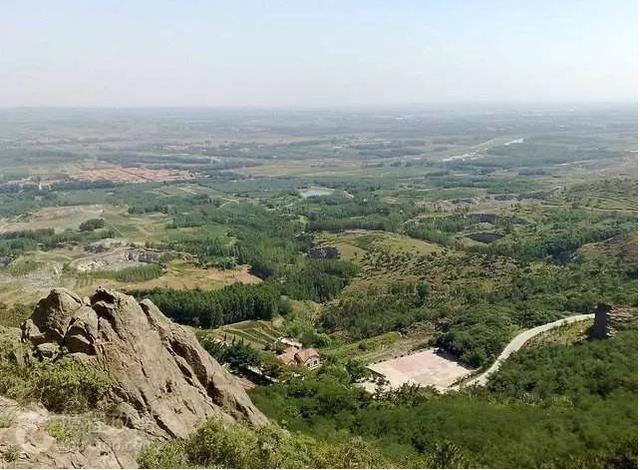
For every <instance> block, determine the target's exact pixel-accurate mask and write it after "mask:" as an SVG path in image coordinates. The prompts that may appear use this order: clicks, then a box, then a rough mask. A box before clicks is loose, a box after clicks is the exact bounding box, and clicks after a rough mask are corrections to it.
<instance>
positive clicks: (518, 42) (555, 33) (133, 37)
mask: <svg viewBox="0 0 640 470" xmlns="http://www.w3.org/2000/svg"><path fill="white" fill-rule="evenodd" d="M636 29H637V28H636V3H635V2H633V1H629V0H614V1H609V2H602V1H596V0H588V1H563V2H554V1H551V0H542V1H535V2H534V1H523V2H503V1H497V0H490V1H484V2H472V1H460V0H451V1H410V0H400V1H395V2H382V1H363V0H354V1H344V2H339V1H322V2H320V1H309V2H295V1H270V2H266V1H257V0H246V1H241V2H233V3H230V2H206V1H197V0H188V1H184V2H175V1H153V2H152V1H139V2H135V3H134V2H121V1H115V0H106V1H101V2H91V3H87V2H81V1H78V0H62V1H61V2H56V4H55V7H54V6H53V4H52V3H51V2H45V1H42V0H26V1H16V0H7V1H5V2H3V14H2V16H1V17H0V107H21V106H60V107H194V106H195V107H254V106H255V107H265V106H267V107H268V106H285V107H317V106H363V105H381V106H388V105H400V104H425V103H461V102H469V103H489V102H502V103H508V102H542V103H559V102H634V103H635V101H636V100H637V39H636Z"/></svg>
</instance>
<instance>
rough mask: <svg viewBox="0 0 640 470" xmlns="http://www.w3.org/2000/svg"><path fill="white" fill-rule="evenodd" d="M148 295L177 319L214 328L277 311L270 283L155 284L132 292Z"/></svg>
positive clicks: (263, 317)
mask: <svg viewBox="0 0 640 470" xmlns="http://www.w3.org/2000/svg"><path fill="white" fill-rule="evenodd" d="M133 295H135V296H136V297H137V298H139V299H143V298H148V299H150V300H151V301H152V302H153V303H154V304H156V305H157V306H158V308H159V309H160V310H161V311H162V312H163V313H164V314H165V315H167V316H169V317H170V318H171V319H173V320H175V321H176V322H178V323H182V324H187V325H193V326H201V327H203V328H216V327H218V326H221V325H225V324H228V323H235V322H239V321H243V320H266V319H270V318H272V317H273V315H275V314H276V313H277V312H278V300H279V298H280V293H279V289H278V287H277V286H276V285H274V284H272V283H268V282H266V283H262V284H256V285H248V284H240V283H237V284H232V285H230V286H227V287H223V288H222V289H219V290H200V289H193V290H183V289H165V288H157V289H151V290H139V291H135V292H133Z"/></svg>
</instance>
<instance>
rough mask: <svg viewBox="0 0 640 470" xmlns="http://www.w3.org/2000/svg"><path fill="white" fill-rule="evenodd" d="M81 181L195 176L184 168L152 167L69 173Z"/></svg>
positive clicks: (83, 170) (124, 180)
mask: <svg viewBox="0 0 640 470" xmlns="http://www.w3.org/2000/svg"><path fill="white" fill-rule="evenodd" d="M69 176H70V177H71V178H73V179H76V180H82V181H105V180H106V181H112V182H114V183H148V182H154V181H156V182H157V181H160V182H162V181H183V180H188V179H193V178H195V174H193V173H191V172H190V171H185V170H170V169H152V168H135V167H130V168H126V167H120V166H111V167H106V168H92V169H78V170H76V171H74V172H72V173H70V175H69Z"/></svg>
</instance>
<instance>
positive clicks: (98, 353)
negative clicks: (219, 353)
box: [22, 289, 267, 437]
mask: <svg viewBox="0 0 640 470" xmlns="http://www.w3.org/2000/svg"><path fill="white" fill-rule="evenodd" d="M22 340H23V341H25V342H28V343H30V344H31V345H32V346H33V348H34V352H35V354H36V355H38V356H40V357H54V358H55V357H58V356H60V355H69V356H71V357H73V358H74V359H76V360H78V361H82V362H83V363H84V364H86V365H89V366H91V367H96V368H98V369H100V370H103V371H105V372H106V373H107V374H108V375H109V377H110V378H111V379H112V381H113V383H114V387H112V389H111V392H109V395H108V396H107V398H105V399H104V400H103V403H101V404H100V408H101V409H102V410H103V411H105V412H106V413H108V415H109V416H111V417H115V418H117V419H119V420H120V421H122V422H123V423H124V424H125V425H126V426H128V427H130V428H133V429H138V430H141V431H144V432H145V433H146V434H147V435H150V436H157V437H184V436H186V435H188V434H189V433H190V432H192V431H193V430H194V428H195V427H196V426H197V425H198V424H199V423H200V422H201V421H202V420H204V419H206V418H208V417H212V416H218V417H222V418H223V419H227V420H247V421H249V422H251V423H253V424H257V425H259V424H263V423H266V422H267V420H266V418H265V417H264V415H262V413H260V411H259V410H258V409H257V408H255V406H254V405H253V404H252V403H251V400H250V399H249V397H248V395H247V394H246V392H245V391H244V390H243V389H242V388H241V387H240V385H239V384H238V382H237V381H236V379H235V378H234V377H233V376H232V375H230V374H229V373H228V372H227V371H226V370H225V369H223V368H222V367H221V366H220V364H218V363H217V362H216V361H215V360H214V359H213V358H212V357H211V356H210V355H209V354H208V353H207V352H206V351H205V350H204V349H203V348H202V347H201V346H200V344H199V343H198V341H197V339H196V338H195V335H194V334H193V333H192V332H190V331H188V330H186V329H185V328H183V327H181V326H180V325H177V324H175V323H173V322H172V321H170V320H169V319H168V318H167V317H165V316H164V315H163V314H162V312H160V310H158V308H157V307H156V306H155V305H154V304H153V303H152V302H151V301H149V300H143V301H142V302H140V303H138V302H137V301H136V300H135V299H134V298H133V297H131V296H128V295H125V294H122V293H119V292H115V291H111V290H106V289H98V290H97V291H96V292H95V294H94V295H93V296H91V297H90V298H87V297H85V298H81V297H79V296H78V295H76V294H74V293H73V292H70V291H68V290H66V289H54V290H52V291H51V293H50V294H49V296H47V297H46V298H44V299H42V300H41V301H40V302H39V303H38V304H37V306H36V308H35V310H34V312H33V315H32V316H31V318H30V319H29V320H27V321H26V322H25V323H24V324H23V325H22Z"/></svg>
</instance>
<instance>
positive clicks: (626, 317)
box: [590, 304, 638, 339]
mask: <svg viewBox="0 0 640 470" xmlns="http://www.w3.org/2000/svg"><path fill="white" fill-rule="evenodd" d="M637 327H638V315H637V312H636V313H634V312H632V311H631V310H630V309H625V308H622V307H616V306H612V305H609V304H598V305H596V308H595V318H594V321H593V326H592V327H591V332H590V336H591V338H593V339H604V338H610V337H611V336H614V335H615V333H616V331H617V330H623V329H628V328H637Z"/></svg>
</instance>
